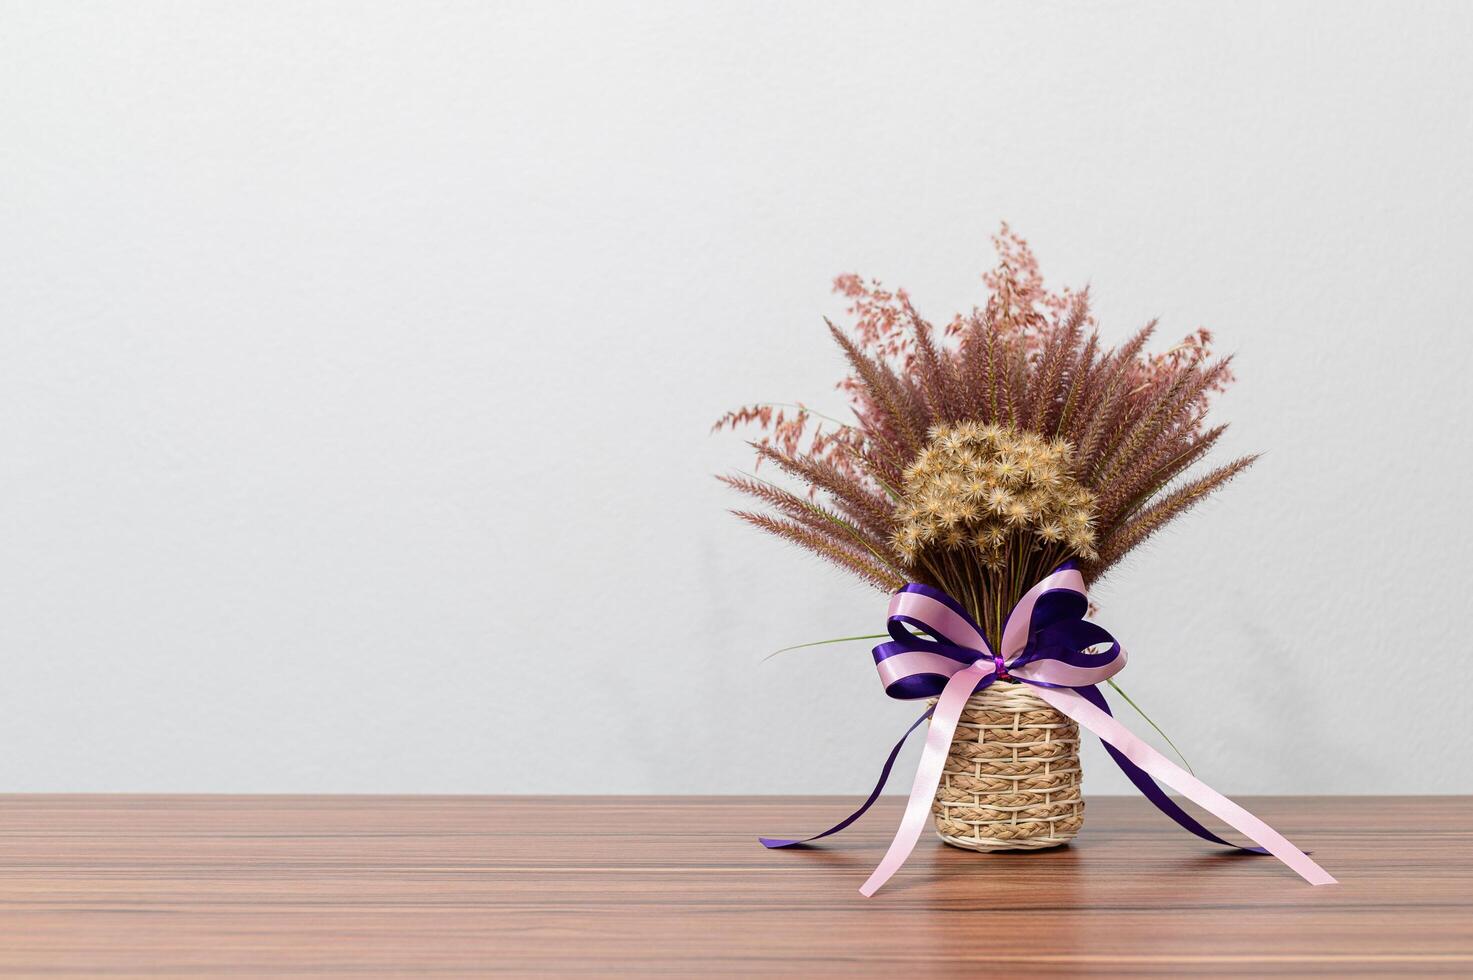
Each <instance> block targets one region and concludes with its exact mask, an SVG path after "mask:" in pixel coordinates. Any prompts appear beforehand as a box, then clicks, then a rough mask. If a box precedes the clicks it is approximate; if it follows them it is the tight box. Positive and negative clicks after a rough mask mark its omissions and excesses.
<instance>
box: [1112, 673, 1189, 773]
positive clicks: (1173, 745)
mask: <svg viewBox="0 0 1473 980" xmlns="http://www.w3.org/2000/svg"><path fill="white" fill-rule="evenodd" d="M1105 683H1106V684H1109V685H1110V686H1111V687H1113V688H1114V689H1115V693H1116V694H1118V695H1120V696H1121V697H1122V698H1124V699H1125V703H1126V704H1128V705H1130V706H1131V707H1132V708H1134V709H1135V713H1136V714H1138V715H1140V716H1141V717H1142V718H1144V719H1146V724H1148V725H1150V726H1151V727H1152V728H1154V729H1156V734H1157V735H1160V736H1161V737H1162V738H1164V739H1166V744H1167V745H1169V746H1171V751H1173V752H1175V753H1176V757H1177V758H1178V759H1180V760H1181V764H1182V765H1184V766H1186V767H1187V772H1190V773H1191V774H1192V775H1193V776H1195V775H1197V773H1196V772H1195V771H1193V769H1192V764H1191V763H1190V762H1188V761H1187V757H1186V756H1184V755H1182V754H1181V749H1179V748H1177V747H1176V743H1175V742H1173V741H1172V740H1171V736H1169V735H1167V734H1166V733H1165V732H1163V731H1162V730H1161V726H1160V725H1158V724H1156V723H1155V722H1154V721H1152V720H1151V716H1150V715H1148V714H1146V713H1145V712H1144V711H1142V710H1141V706H1140V705H1138V704H1136V703H1135V702H1134V701H1132V700H1131V699H1130V695H1129V694H1126V693H1125V692H1124V691H1123V690H1121V688H1120V685H1119V684H1116V683H1115V681H1114V679H1113V678H1107V679H1106V680H1105Z"/></svg>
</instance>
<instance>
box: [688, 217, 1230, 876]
mask: <svg viewBox="0 0 1473 980" xmlns="http://www.w3.org/2000/svg"><path fill="white" fill-rule="evenodd" d="M994 244H995V245H996V247H997V250H998V254H999V263H998V265H997V267H996V268H995V269H994V270H993V271H992V272H991V273H989V274H987V275H985V276H984V277H983V280H984V282H985V284H986V286H987V287H988V296H987V299H986V302H985V304H984V305H983V306H982V307H981V308H980V309H974V310H973V311H972V312H971V313H969V314H958V315H957V316H955V317H953V318H952V319H951V320H950V321H949V322H948V323H946V325H945V326H944V327H943V328H941V329H940V330H937V329H936V328H934V327H933V326H932V325H931V324H930V323H927V322H926V321H925V320H924V319H923V318H922V317H921V316H920V315H919V314H918V313H917V312H916V310H915V307H914V306H912V304H911V302H910V298H909V297H908V296H907V295H906V294H905V292H904V291H895V292H890V291H887V290H885V289H883V288H881V286H880V285H879V284H878V283H873V282H872V283H865V282H863V281H861V280H860V279H859V278H858V277H857V276H852V275H851V276H842V277H840V278H839V279H838V280H836V282H835V289H836V291H838V292H841V293H842V294H843V295H845V296H846V297H848V298H849V300H850V301H851V305H850V308H849V313H850V314H851V315H852V316H853V317H854V324H853V326H852V328H851V329H849V330H843V329H840V328H839V327H837V326H834V325H833V324H832V323H830V324H829V329H830V331H831V333H832V334H833V337H834V340H835V341H836V342H837V343H838V345H839V348H840V349H841V350H842V352H843V354H844V357H845V358H846V359H847V361H848V365H849V373H848V375H847V376H846V377H844V378H843V380H842V381H840V382H839V388H840V389H841V390H842V391H843V392H844V394H845V395H846V396H847V399H848V401H849V407H850V408H851V409H852V412H853V416H854V419H853V421H850V422H840V421H838V420H834V419H828V418H826V417H822V416H818V415H817V413H814V412H812V411H811V410H809V409H808V408H806V407H804V406H802V405H797V406H793V407H791V408H786V409H785V408H781V407H779V406H772V405H753V406H749V407H746V408H742V409H739V410H737V411H734V412H730V413H728V414H727V415H725V416H723V417H722V418H721V419H720V420H718V421H717V423H716V426H715V428H716V429H718V430H719V429H723V428H727V427H732V428H735V427H737V426H741V425H746V424H753V425H756V426H757V427H758V428H759V429H760V433H759V438H757V439H756V440H755V441H753V442H752V443H751V445H752V447H753V449H754V450H755V451H756V453H757V463H758V466H759V467H760V466H761V465H762V464H763V463H768V464H772V465H773V466H775V467H776V468H777V469H779V470H781V471H783V473H785V474H786V475H788V476H789V477H792V478H795V479H796V480H797V481H798V483H799V484H800V486H799V487H798V488H796V489H787V488H784V487H782V486H779V485H778V484H777V483H775V482H773V481H771V480H768V479H764V478H762V477H759V476H756V475H755V474H752V475H745V474H734V475H729V476H724V477H721V478H720V479H722V480H724V481H725V482H726V483H727V484H728V485H730V486H731V487H733V488H734V489H736V490H738V491H740V492H741V493H743V494H746V495H748V496H750V497H752V498H755V499H756V500H757V501H759V502H760V503H762V504H764V505H766V509H762V510H756V509H752V510H738V511H736V512H735V513H736V514H737V515H738V516H739V517H741V518H742V519H743V520H745V521H748V522H749V523H751V524H754V525H756V526H757V527H758V528H760V529H762V530H764V531H767V532H769V533H772V534H775V535H777V536H778V537H781V538H784V539H786V540H788V541H790V542H792V543H795V544H797V545H799V546H801V547H803V548H806V549H808V550H809V551H811V552H813V553H814V554H816V555H819V556H820V557H822V558H824V559H826V560H827V561H829V562H832V563H833V564H836V565H838V566H839V567H841V568H843V569H845V570H846V571H849V572H851V573H853V574H854V575H857V576H859V577H860V578H861V579H863V580H864V581H866V582H868V583H869V584H871V585H873V586H875V587H876V588H878V589H881V590H883V591H886V592H892V593H895V594H896V598H895V599H893V600H892V607H891V612H892V634H891V635H892V636H894V637H895V638H896V640H897V643H896V644H890V645H885V646H882V647H877V648H876V651H875V654H876V663H877V665H878V666H879V667H880V671H881V675H882V679H884V680H885V681H886V684H887V692H889V693H892V696H897V697H924V696H926V695H928V694H931V695H934V694H938V693H940V688H939V687H937V686H934V685H933V686H932V687H929V688H917V687H914V686H910V687H907V685H914V684H915V683H916V678H915V677H910V678H909V679H907V678H905V677H902V676H901V675H900V673H898V670H899V668H898V667H897V666H896V665H898V664H900V663H902V662H903V658H902V659H896V660H889V661H887V660H886V659H885V658H887V657H889V656H896V655H899V654H902V653H907V654H911V655H912V658H911V659H912V662H915V656H914V655H915V654H916V653H917V650H916V649H913V648H911V647H908V646H906V645H905V641H906V638H907V637H909V636H911V634H910V633H909V632H902V633H896V632H895V631H894V630H895V626H894V624H895V622H896V621H897V603H899V604H900V605H904V604H906V603H910V604H911V606H916V604H917V603H919V604H921V608H929V609H931V610H932V611H933V612H934V611H935V610H937V608H938V607H937V606H936V605H935V603H941V604H942V605H946V604H950V603H955V604H956V606H957V608H958V611H959V612H960V613H963V614H964V616H963V617H962V619H963V620H966V619H968V618H969V619H970V624H969V625H963V626H961V627H959V628H960V629H962V630H963V631H965V630H968V629H972V628H973V627H975V629H976V630H977V634H978V640H977V642H976V643H974V644H970V645H968V644H962V645H960V646H958V645H957V644H956V643H955V642H954V641H953V640H952V638H942V639H947V640H948V642H951V647H950V650H951V654H950V655H951V656H953V658H955V659H956V660H958V662H959V663H966V662H967V661H968V660H969V658H971V657H973V655H974V653H975V654H976V655H978V656H982V657H983V659H985V658H987V657H992V658H995V669H993V671H992V674H991V676H989V677H987V678H985V679H984V680H983V681H982V682H981V683H980V684H979V685H978V688H977V689H976V690H975V691H973V692H971V695H970V699H969V700H968V701H967V702H966V704H965V706H964V707H962V706H960V705H957V706H956V710H955V711H954V712H952V713H950V714H949V716H948V719H947V723H948V724H949V725H954V726H955V727H954V729H953V731H954V735H953V736H952V737H953V739H954V740H953V741H952V743H951V749H950V752H949V754H948V756H947V758H946V760H945V764H944V767H942V768H941V769H940V770H939V773H938V774H937V778H938V779H939V780H940V781H939V783H938V786H937V789H936V792H935V798H934V804H933V806H932V813H933V815H934V820H935V824H936V828H937V831H938V833H939V834H940V835H941V837H942V839H943V840H946V841H947V842H949V843H952V844H955V845H958V846H961V847H967V848H971V849H974V850H997V849H1018V848H1037V847H1049V846H1054V845H1056V844H1061V843H1064V842H1066V841H1068V840H1069V839H1071V838H1072V837H1073V836H1074V835H1075V833H1077V831H1078V830H1079V828H1080V826H1081V824H1082V821H1083V808H1084V801H1083V799H1082V797H1081V795H1080V788H1079V782H1080V771H1079V762H1078V744H1079V730H1078V726H1077V725H1076V724H1075V721H1074V720H1073V719H1072V718H1071V717H1066V716H1065V715H1064V714H1061V713H1060V710H1057V709H1056V707H1055V706H1053V704H1052V702H1053V701H1054V700H1057V698H1051V697H1050V695H1049V693H1048V692H1047V691H1040V690H1039V689H1038V686H1037V685H1038V680H1037V679H1030V678H1027V677H1024V676H1021V673H1020V674H1019V675H1014V674H1010V673H1009V670H1008V667H1009V665H1008V664H1007V663H1005V656H1004V655H1006V657H1011V658H1013V661H1012V662H1013V664H1014V665H1017V664H1025V665H1026V664H1027V663H1028V661H1029V660H1030V659H1031V658H1036V657H1037V656H1039V655H1040V654H1039V652H1038V651H1037V650H1035V649H1034V647H1036V646H1038V645H1039V644H1038V643H1036V642H1035V640H1034V639H1029V640H1028V643H1029V644H1030V646H1029V647H1028V648H1027V649H1024V648H1023V646H1022V639H1021V638H1020V636H1019V635H1014V636H1011V637H1010V636H1009V635H1008V634H1009V632H1010V629H1009V623H1010V616H1012V615H1014V614H1015V613H1016V611H1017V610H1020V609H1022V610H1025V611H1027V610H1032V609H1034V605H1033V603H1034V597H1035V596H1036V595H1037V594H1038V590H1039V589H1040V587H1042V586H1043V585H1045V584H1047V583H1052V582H1055V581H1059V582H1062V583H1063V584H1064V585H1065V586H1066V587H1067V586H1068V582H1075V583H1076V586H1075V587H1077V593H1075V594H1077V595H1078V597H1079V599H1080V600H1081V603H1082V601H1083V596H1084V588H1085V585H1086V584H1087V583H1088V582H1091V581H1093V580H1095V579H1098V578H1099V577H1100V576H1101V575H1103V574H1104V573H1105V572H1106V571H1108V570H1109V569H1110V568H1111V567H1113V566H1114V565H1115V563H1116V562H1118V561H1120V559H1121V558H1122V557H1124V556H1125V555H1126V554H1127V553H1128V552H1130V551H1131V549H1133V548H1135V547H1137V546H1138V545H1140V544H1141V543H1142V542H1144V541H1145V540H1147V539H1148V538H1149V537H1150V536H1151V535H1152V534H1154V533H1155V532H1156V531H1158V530H1160V529H1161V528H1162V527H1163V526H1165V525H1166V524H1167V523H1168V522H1170V521H1172V520H1174V519H1175V518H1177V517H1179V516H1180V515H1181V514H1183V513H1184V512H1186V511H1187V510H1188V509H1189V508H1191V507H1192V506H1194V505H1195V504H1196V503H1198V502H1199V501H1200V500H1202V499H1203V498H1204V497H1206V496H1207V495H1208V494H1210V493H1212V492H1213V491H1214V490H1216V489H1218V488H1219V487H1221V486H1222V485H1223V484H1224V483H1226V482H1227V481H1228V480H1230V479H1232V478H1233V477H1234V476H1236V475H1237V474H1238V473H1240V472H1241V471H1242V470H1243V469H1244V468H1245V467H1247V466H1249V465H1250V464H1251V463H1252V462H1253V459H1254V457H1252V456H1247V457H1242V458H1239V459H1236V460H1233V461H1231V462H1229V463H1227V464H1225V465H1222V466H1218V467H1216V468H1215V469H1210V470H1208V471H1206V472H1204V473H1201V474H1200V475H1193V474H1192V472H1191V471H1192V469H1193V468H1194V467H1195V466H1196V465H1197V464H1198V463H1200V462H1202V461H1203V459H1204V458H1205V457H1206V456H1207V454H1208V452H1209V451H1210V450H1211V449H1212V447H1213V446H1214V444H1216V443H1217V441H1218V440H1219V438H1221V436H1222V434H1223V431H1224V429H1225V426H1222V425H1216V426H1209V425H1208V424H1207V421H1206V417H1207V412H1208V408H1209V405H1210V402H1211V400H1212V398H1213V396H1214V395H1215V394H1216V393H1218V392H1221V391H1222V390H1223V389H1224V388H1225V387H1226V386H1227V385H1228V384H1229V383H1230V382H1231V381H1232V380H1233V376H1232V373H1231V370H1230V366H1229V359H1227V358H1221V359H1219V358H1214V357H1213V356H1212V351H1211V343H1212V338H1211V335H1210V334H1209V333H1208V332H1207V331H1206V330H1198V331H1196V332H1195V333H1193V334H1191V335H1189V336H1188V337H1186V338H1185V339H1184V340H1182V341H1181V342H1180V343H1178V344H1176V345H1175V346H1173V347H1171V348H1170V349H1168V350H1166V351H1165V352H1164V353H1159V354H1152V353H1148V352H1147V343H1148V342H1149V341H1150V339H1151V337H1152V334H1153V332H1154V329H1155V325H1154V324H1148V325H1147V326H1146V327H1144V328H1143V329H1141V330H1139V331H1137V332H1136V333H1135V334H1134V335H1133V336H1132V337H1130V338H1129V339H1128V340H1127V341H1126V342H1125V343H1124V344H1122V345H1120V346H1119V347H1108V346H1106V345H1105V344H1104V343H1103V342H1102V341H1101V339H1100V336H1099V333H1098V330H1097V325H1096V323H1095V320H1094V318H1093V317H1092V316H1091V314H1090V309H1089V297H1088V293H1087V291H1077V292H1076V291H1072V290H1067V289H1066V290H1063V291H1060V292H1053V291H1050V290H1049V289H1047V288H1046V287H1045V286H1044V283H1043V279H1042V277H1041V275H1040V274H1039V270H1038V263H1037V261H1036V260H1035V258H1034V256H1033V253H1032V252H1031V251H1030V249H1029V248H1028V245H1027V243H1026V242H1025V241H1023V239H1021V238H1019V237H1017V236H1016V235H1014V234H1012V233H1011V232H1010V231H1009V230H1008V228H1007V226H1006V225H1004V226H1003V229H1002V231H1001V232H1000V233H999V234H998V235H997V236H995V237H994ZM1066 563H1069V564H1066ZM1064 569H1067V573H1065V572H1062V571H1061V570H1064ZM1062 574H1067V575H1073V576H1074V578H1073V579H1069V580H1068V581H1065V580H1064V579H1060V578H1059V576H1060V575H1062ZM926 589H932V590H939V595H932V594H931V593H927V592H926V591H925V590H926ZM926 602H932V603H933V604H932V605H931V606H929V607H927V606H924V603H926ZM901 612H904V610H901ZM939 615H941V616H942V617H943V618H946V617H949V614H948V613H947V612H945V610H944V609H943V610H941V611H940V613H939ZM1028 615H1029V616H1031V615H1032V613H1031V612H1030V613H1029V614H1028ZM899 619H900V620H904V622H905V623H906V625H905V626H904V627H903V629H904V630H906V631H909V630H911V629H913V628H914V627H915V620H914V618H907V617H906V616H904V615H901V616H899ZM950 621H951V622H953V623H955V622H957V620H955V619H951V620H950ZM1037 625H1038V624H1037V623H1030V624H1029V629H1032V628H1033V627H1035V626H1037ZM1089 628H1093V627H1091V626H1090V625H1089V624H1085V625H1084V626H1079V627H1073V629H1074V630H1075V634H1077V635H1083V634H1079V632H1078V631H1079V630H1087V629H1089ZM1011 632H1013V633H1016V632H1017V630H1016V629H1013V630H1012V631H1011ZM1024 633H1026V634H1028V635H1029V636H1033V634H1031V633H1028V630H1027V629H1025V630H1024ZM1100 633H1101V634H1103V631H1100ZM920 635H925V631H924V630H921V633H920ZM1103 636H1104V637H1107V638H1108V634H1103ZM1009 644H1011V646H1009ZM1077 645H1078V644H1076V646H1077ZM1084 646H1088V644H1084ZM938 649H939V648H938ZM1113 649H1115V650H1116V651H1118V649H1119V648H1118V645H1117V646H1116V647H1114V648H1113ZM1020 651H1021V652H1020ZM943 652H944V651H943ZM1087 652H1088V651H1087V650H1084V649H1079V650H1076V651H1075V653H1076V654H1077V656H1076V658H1075V659H1076V661H1077V662H1084V661H1082V660H1079V657H1083V656H1084V655H1085V654H1086V653H1087ZM920 654H921V655H922V656H934V654H933V653H927V652H925V651H920ZM1065 659H1068V657H1067V656H1065ZM930 662H931V663H932V664H933V665H934V663H935V661H934V660H933V661H930ZM944 662H945V661H943V663H944ZM1120 663H1121V664H1123V657H1122V658H1121V659H1120ZM927 669H929V668H927ZM958 669H960V668H959V667H958V666H957V665H955V664H954V665H953V666H952V667H950V668H946V669H945V671H943V672H954V671H956V670H958ZM1035 669H1036V668H1035ZM1117 669H1119V666H1118V665H1117V666H1115V667H1113V668H1112V669H1110V670H1109V671H1107V672H1101V673H1100V677H1102V678H1104V679H1106V680H1108V675H1109V673H1113V671H1114V670H1117ZM887 670H888V671H889V673H887ZM1057 670H1058V668H1055V672H1056V673H1057ZM933 673H934V671H933ZM1040 676H1041V675H1040ZM932 680H937V678H934V677H933V678H932ZM1019 680H1022V681H1025V682H1026V683H1013V682H1014V681H1019ZM1093 683H1094V682H1091V685H1092V684H1093ZM1110 683H1111V684H1112V685H1113V683H1114V682H1113V681H1110ZM1029 684H1032V685H1035V686H1031V687H1030V686H1028V685H1029ZM1042 686H1043V687H1057V686H1058V685H1050V684H1043V685H1042ZM1087 686H1089V689H1090V691H1093V687H1092V686H1090V685H1087ZM1117 690H1118V688H1117ZM917 692H919V693H917ZM966 693H967V692H963V694H964V695H965V694H966ZM1090 697H1092V698H1097V697H1099V695H1098V694H1097V692H1096V693H1094V694H1091V695H1090ZM934 703H936V702H935V701H934V700H933V704H934ZM1132 704H1133V702H1132ZM1147 721H1149V719H1147ZM1152 724H1153V725H1154V723H1152ZM1157 731H1159V728H1158V729H1157ZM1168 741H1169V740H1168ZM1113 751H1114V749H1112V752H1113ZM1163 795H1164V794H1163ZM1158 805H1159V806H1163V808H1166V807H1168V806H1169V804H1162V803H1159V802H1158ZM1179 822H1181V821H1180V820H1179ZM1183 825H1184V826H1187V824H1186V823H1183ZM841 826H842V825H841ZM1189 829H1190V828H1189ZM1209 837H1210V835H1209ZM1211 839H1216V838H1211ZM768 843H769V846H778V845H777V844H773V843H772V842H768ZM781 843H783V842H778V844H781ZM877 874H878V872H877ZM881 880H883V879H881ZM876 887H878V886H877V885H876Z"/></svg>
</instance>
